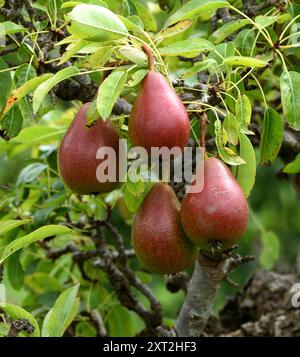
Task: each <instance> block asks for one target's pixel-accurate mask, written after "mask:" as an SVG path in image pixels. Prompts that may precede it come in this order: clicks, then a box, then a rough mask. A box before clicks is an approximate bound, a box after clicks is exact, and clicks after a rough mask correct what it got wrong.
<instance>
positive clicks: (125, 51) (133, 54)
mask: <svg viewBox="0 0 300 357" xmlns="http://www.w3.org/2000/svg"><path fill="white" fill-rule="evenodd" d="M118 52H119V53H120V55H121V56H123V57H124V58H126V59H127V60H129V61H131V62H133V63H136V64H138V65H139V66H141V67H146V66H147V65H148V57H147V55H146V53H145V52H143V51H141V50H139V49H138V48H135V47H132V46H122V47H120V48H119V50H118Z"/></svg>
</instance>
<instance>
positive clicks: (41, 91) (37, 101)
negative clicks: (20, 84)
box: [32, 66, 79, 113]
mask: <svg viewBox="0 0 300 357" xmlns="http://www.w3.org/2000/svg"><path fill="white" fill-rule="evenodd" d="M78 72H79V70H78V68H77V67H75V66H71V67H67V68H64V69H62V70H60V71H59V72H57V73H56V74H55V75H54V76H53V77H51V78H49V79H47V80H46V81H45V82H43V83H42V84H40V85H39V86H38V87H37V88H36V90H35V91H34V93H33V99H32V105H33V111H34V113H36V112H37V111H38V109H39V107H40V105H41V104H42V101H43V99H44V98H45V97H46V95H47V94H48V92H50V90H51V89H52V88H53V87H55V86H56V85H57V84H58V83H59V82H62V81H63V80H65V79H67V78H70V77H72V76H74V75H75V74H77V73H78Z"/></svg>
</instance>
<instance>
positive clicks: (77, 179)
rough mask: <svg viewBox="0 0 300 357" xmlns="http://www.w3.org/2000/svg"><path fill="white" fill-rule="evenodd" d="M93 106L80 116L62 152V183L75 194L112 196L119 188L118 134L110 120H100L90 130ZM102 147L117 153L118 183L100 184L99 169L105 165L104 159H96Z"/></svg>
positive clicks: (86, 107)
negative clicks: (88, 118) (89, 112)
mask: <svg viewBox="0 0 300 357" xmlns="http://www.w3.org/2000/svg"><path fill="white" fill-rule="evenodd" d="M89 105H90V103H86V104H84V105H83V107H82V108H81V109H80V110H79V112H78V113H77V114H76V116H75V119H74V120H73V122H72V123H71V125H70V127H69V129H68V130H67V132H66V134H65V136H64V138H63V140H62V142H61V145H60V148H59V152H58V166H59V172H60V175H61V178H62V180H63V181H64V183H65V185H66V186H67V187H68V188H69V189H70V190H71V191H73V192H76V193H79V194H82V195H85V194H92V193H106V192H110V191H113V190H114V189H115V188H116V187H117V186H118V184H119V182H118V179H119V177H118V176H119V174H118V167H119V165H118V156H119V155H118V153H119V135H118V132H117V130H116V129H115V128H114V127H113V125H112V122H111V121H110V120H109V119H108V120H106V121H105V122H104V121H103V120H102V119H101V118H99V119H98V120H97V121H96V122H95V123H94V124H93V125H92V126H91V127H87V126H86V119H87V110H88V108H89ZM101 147H110V148H113V149H114V151H115V153H116V168H115V169H116V170H117V171H116V172H117V174H116V180H114V181H115V182H113V181H112V182H109V181H106V182H99V181H98V180H97V175H96V172H97V167H98V165H100V164H101V162H103V161H104V159H103V160H98V159H96V153H97V150H98V149H99V148H101ZM103 181H104V180H103Z"/></svg>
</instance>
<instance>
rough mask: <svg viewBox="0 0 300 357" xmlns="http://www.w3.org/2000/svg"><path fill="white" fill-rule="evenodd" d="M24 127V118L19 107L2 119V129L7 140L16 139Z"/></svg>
mask: <svg viewBox="0 0 300 357" xmlns="http://www.w3.org/2000/svg"><path fill="white" fill-rule="evenodd" d="M22 126H23V116H22V113H21V111H20V108H19V106H18V105H16V106H14V107H13V108H12V110H10V111H9V112H8V113H6V114H5V115H4V116H3V117H2V119H1V128H2V130H3V131H4V135H5V136H6V140H10V139H12V138H14V137H16V136H17V135H18V134H19V132H20V131H21V129H22Z"/></svg>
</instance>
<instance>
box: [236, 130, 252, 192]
mask: <svg viewBox="0 0 300 357" xmlns="http://www.w3.org/2000/svg"><path fill="white" fill-rule="evenodd" d="M239 141H240V157H241V158H242V159H243V160H244V161H245V165H241V166H239V167H238V171H237V181H238V183H239V184H240V186H241V188H242V190H243V191H244V193H245V196H246V197H248V196H249V195H250V192H251V190H252V188H253V186H254V183H255V176H256V158H255V152H254V148H253V146H252V144H251V141H250V140H249V138H248V137H247V136H246V135H245V134H243V133H241V132H240V133H239Z"/></svg>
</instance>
